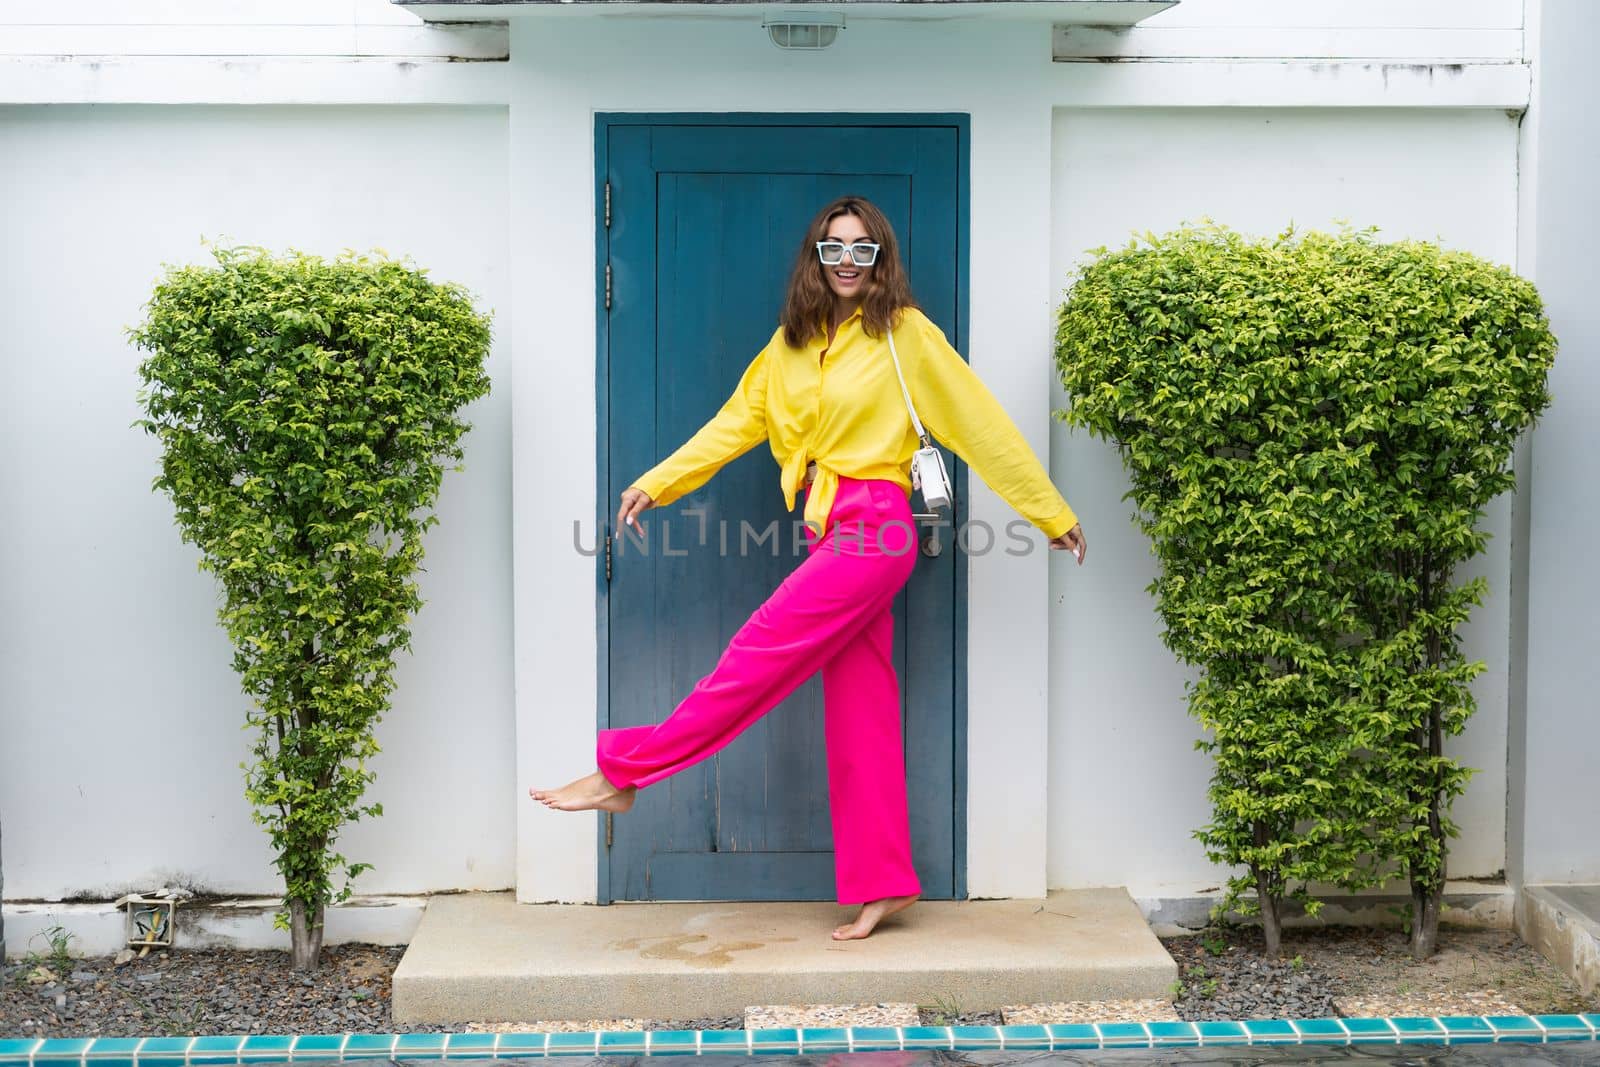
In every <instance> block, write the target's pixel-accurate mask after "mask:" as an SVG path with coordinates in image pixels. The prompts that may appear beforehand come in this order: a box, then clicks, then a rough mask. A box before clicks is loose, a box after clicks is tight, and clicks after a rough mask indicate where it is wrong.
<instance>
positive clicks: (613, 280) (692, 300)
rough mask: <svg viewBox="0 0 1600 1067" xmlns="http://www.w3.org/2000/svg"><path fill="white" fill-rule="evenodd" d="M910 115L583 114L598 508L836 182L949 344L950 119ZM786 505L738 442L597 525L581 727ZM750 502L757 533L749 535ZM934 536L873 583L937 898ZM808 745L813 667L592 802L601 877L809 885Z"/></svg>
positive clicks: (673, 659) (739, 348)
mask: <svg viewBox="0 0 1600 1067" xmlns="http://www.w3.org/2000/svg"><path fill="white" fill-rule="evenodd" d="M847 121H849V120H847ZM915 123H916V120H911V122H910V123H908V124H900V123H899V122H898V121H895V120H890V121H885V122H882V123H878V124H864V123H863V122H862V121H861V120H855V121H854V124H849V125H839V124H836V123H835V122H834V121H833V120H831V119H828V120H815V119H813V120H810V121H807V120H804V119H796V118H793V117H772V118H770V119H768V118H762V119H748V118H743V117H739V118H734V119H731V120H721V121H718V120H694V119H685V118H676V119H673V118H661V119H652V118H649V117H643V116H637V117H614V118H602V119H601V120H600V123H599V125H598V131H597V132H598V137H599V156H600V164H601V166H600V175H601V179H602V182H603V183H607V184H603V185H602V196H603V197H604V198H605V199H606V201H607V203H608V205H609V208H608V215H609V219H608V222H607V223H605V224H603V226H602V229H601V249H600V251H601V254H602V255H601V258H602V262H603V263H604V264H606V265H607V267H608V268H609V269H608V270H607V271H606V273H605V274H604V275H603V279H604V280H603V282H602V285H603V287H604V290H605V292H606V297H605V300H604V303H605V304H606V305H607V306H606V307H604V309H603V310H602V312H601V322H600V360H601V375H600V380H601V389H602V391H603V392H602V396H601V399H600V414H601V442H600V444H601V448H602V450H603V452H602V454H603V459H604V462H603V469H602V473H601V479H600V493H599V497H600V501H601V505H600V506H601V514H600V516H599V519H600V521H601V522H602V524H606V526H607V527H608V528H609V523H610V522H611V519H612V516H613V515H614V514H615V510H616V501H617V497H618V494H619V493H620V492H621V491H622V490H623V489H625V488H626V487H627V486H628V484H629V483H630V481H631V480H632V479H633V478H635V477H637V476H638V475H640V474H642V473H643V472H644V471H646V470H648V469H649V468H650V467H651V466H653V465H654V464H655V463H657V462H658V461H660V460H661V459H662V458H664V457H665V456H667V455H668V454H670V453H671V452H672V451H673V449H675V448H676V447H677V446H678V445H680V444H681V443H682V442H684V441H685V440H687V439H688V438H689V436H690V435H691V434H693V433H694V431H695V430H696V429H698V428H699V427H700V426H701V425H702V424H703V423H704V422H705V420H706V419H708V418H709V417H710V416H711V415H712V414H713V413H714V412H715V411H716V410H717V408H718V406H719V405H721V403H722V402H723V401H724V400H725V399H726V398H727V396H728V394H729V393H730V392H731V391H732V389H733V387H734V385H735V384H736V383H737V381H738V379H739V376H740V374H741V372H742V371H743V370H744V368H745V366H746V365H747V364H748V363H749V361H750V360H751V358H753V356H754V355H755V353H756V352H757V351H758V350H759V349H760V348H761V346H762V345H764V344H765V343H766V342H767V340H768V338H769V337H770V336H771V335H772V332H773V330H774V329H775V328H776V325H777V320H778V312H779V309H780V307H781V304H782V299H783V290H784V284H785V282H786V280H787V277H788V272H789V270H790V267H791V265H792V263H793V257H794V255H795V252H796V249H797V247H798V245H799V241H800V239H801V237H802V235H803V234H804V232H805V227H806V224H807V223H808V222H809V221H810V219H811V217H812V216H813V215H814V214H815V212H816V211H817V210H818V209H819V208H820V207H821V206H822V205H823V204H824V203H826V202H828V201H829V200H832V199H833V198H834V197H836V196H840V195H844V194H846V193H853V194H859V195H863V196H866V197H868V198H870V199H872V200H873V201H875V202H876V203H877V204H878V205H879V206H881V207H882V208H883V209H884V211H885V213H886V214H887V215H888V216H889V218H890V220H891V221H892V222H893V224H894V226H895V229H896V232H897V234H898V235H899V237H900V241H901V246H902V253H903V255H905V257H906V260H907V264H908V268H909V270H910V274H911V280H912V283H913V285H914V288H915V292H916V294H917V297H918V300H919V302H920V303H921V305H922V307H923V308H924V310H926V312H927V313H928V315H929V316H930V317H931V318H932V319H933V320H934V321H935V322H937V323H939V325H940V326H941V327H942V328H943V329H944V330H945V331H946V334H947V335H948V336H949V337H951V338H952V340H953V341H955V342H956V343H957V345H958V347H959V345H960V339H961V338H962V337H963V335H964V329H963V325H964V324H963V323H962V322H961V320H960V317H959V316H960V314H961V312H962V308H961V293H962V279H961V271H962V262H963V255H962V247H961V244H962V242H961V229H962V227H961V219H962V197H963V195H964V190H963V188H962V167H961V159H962V153H963V152H964V150H965V149H964V145H963V143H962V142H963V136H964V132H965V131H964V129H963V127H962V126H961V125H960V123H959V121H949V120H947V121H945V122H943V123H940V122H929V123H927V124H915ZM607 186H608V188H607ZM957 477H958V484H959V483H961V481H962V476H961V475H959V474H958V475H957ZM959 518H960V516H959V515H958V516H957V519H958V520H959ZM798 519H799V513H798V511H796V512H794V513H790V512H787V511H785V510H784V507H783V498H782V493H781V491H780V490H779V487H778V468H777V465H776V463H775V462H774V461H773V458H772V455H771V452H770V450H769V449H768V448H767V447H766V446H765V445H761V446H758V447H757V448H756V449H755V450H753V451H751V452H750V453H748V454H746V455H745V456H743V457H741V458H740V459H738V460H736V461H734V462H733V463H731V464H729V465H728V466H727V467H725V468H723V470H722V471H721V473H720V474H719V475H718V476H717V477H716V478H714V479H713V480H712V481H711V482H710V483H709V484H708V485H706V486H705V487H703V488H702V489H700V490H699V491H697V492H695V493H693V494H691V495H690V496H688V497H686V498H684V499H683V500H681V501H679V502H678V503H677V504H675V505H674V506H673V507H671V508H666V509H662V510H660V511H653V512H650V513H648V514H647V515H646V520H647V522H646V529H647V532H648V536H649V540H648V541H647V543H645V544H640V543H638V542H637V541H632V540H630V539H628V538H623V537H617V538H616V539H615V540H614V541H613V546H612V552H611V559H610V564H609V568H608V572H609V574H608V577H606V578H605V579H603V580H602V592H601V603H602V611H601V619H602V622H601V630H602V632H601V646H602V663H601V679H600V681H601V690H602V701H601V705H602V706H601V709H600V719H601V722H600V724H601V725H602V726H608V725H609V726H635V725H641V724H648V723H653V722H659V721H660V720H661V719H662V718H664V717H665V716H666V715H667V714H669V713H670V712H671V711H672V709H673V707H674V706H675V705H676V704H677V702H678V701H679V700H681V699H682V698H683V697H684V696H685V695H686V694H687V693H688V692H689V691H690V689H692V688H693V686H694V684H695V682H696V681H697V680H698V679H699V678H700V677H701V676H703V675H704V674H706V673H707V672H708V671H710V669H711V668H712V666H713V665H714V664H715V663H716V660H717V657H718V656H719V655H720V653H721V651H722V649H723V648H724V646H725V645H726V644H727V641H728V639H729V638H730V637H731V636H732V634H733V633H734V631H735V630H737V629H738V627H739V626H740V625H741V624H742V623H743V622H744V621H745V619H746V618H748V617H749V615H750V613H751V612H752V611H754V610H755V608H756V607H757V606H759V605H760V604H761V602H762V601H763V600H765V599H766V597H767V596H768V595H769V594H770V593H771V592H772V590H773V589H775V588H776V587H777V585H778V583H779V582H780V581H782V579H783V577H784V575H786V574H787V573H788V572H789V571H791V570H792V569H793V568H794V567H795V566H796V565H797V564H798V562H799V561H800V559H801V558H803V552H804V550H803V548H802V547H801V542H800V539H799V538H798V537H797V536H796V530H795V526H794V523H795V521H796V520H798ZM773 524H775V525H776V529H777V534H776V537H770V536H766V535H767V533H768V531H770V529H771V528H772V525H773ZM951 540H952V539H951V537H950V535H949V533H948V531H946V533H945V534H944V537H943V543H944V545H945V551H944V552H943V553H941V554H940V555H937V556H926V555H924V556H921V557H919V560H918V563H917V568H916V571H915V573H914V575H913V576H912V578H911V580H910V582H909V583H908V585H907V587H906V589H905V591H904V592H903V593H902V594H901V595H900V597H899V599H898V601H897V603H896V605H895V657H896V668H897V670H898V672H899V674H900V680H901V691H902V700H903V703H904V707H903V711H904V721H905V733H906V753H907V772H908V788H909V791H910V804H911V819H912V848H913V854H914V856H915V859H916V864H917V870H918V874H919V876H920V878H921V880H922V884H923V887H924V892H925V895H926V896H928V897H930V898H946V899H948V898H951V897H955V896H958V895H960V894H961V893H962V891H963V886H962V879H961V875H960V870H961V865H962V861H963V857H962V856H960V855H958V853H959V852H960V851H962V846H963V835H962V830H963V828H964V824H965V812H964V810H963V806H962V803H961V798H960V795H959V784H960V782H961V781H962V773H961V761H962V760H963V759H964V758H965V752H964V747H965V746H964V744H962V743H961V741H962V736H961V731H962V729H963V726H964V723H963V713H964V708H962V707H958V693H959V692H960V686H961V685H963V684H964V682H965V677H964V664H963V661H962V655H963V653H964V648H965V640H964V633H963V632H962V626H961V625H960V624H961V623H962V622H963V621H964V612H962V611H960V610H959V609H960V607H961V604H960V601H959V594H958V590H959V588H961V583H963V582H964V581H965V567H964V565H963V564H962V562H961V561H960V560H959V558H958V554H957V553H956V552H955V551H953V549H952V548H951V546H950V542H951ZM825 760H826V757H825V750H824V746H823V705H822V683H821V678H820V675H818V676H815V677H813V678H812V679H811V680H810V681H809V682H807V683H806V684H805V685H804V686H802V687H801V688H800V689H799V690H798V691H797V692H796V693H795V694H794V695H792V696H791V697H790V698H789V699H788V700H786V701H785V702H784V703H783V704H782V705H780V706H779V707H778V708H777V709H775V710H774V711H773V712H772V713H771V714H769V715H767V716H766V717H764V718H763V719H762V720H760V721H759V722H758V723H757V724H756V725H755V726H754V727H752V728H751V729H750V730H749V731H747V732H746V733H745V734H743V735H742V736H741V737H739V739H738V740H736V741H735V742H734V743H733V744H731V745H730V746H729V747H727V748H726V749H724V750H723V751H722V753H721V754H720V755H718V756H715V757H713V758H711V759H709V760H707V761H705V762H703V763H701V764H700V765H698V766H696V767H694V768H692V769H690V770H688V771H686V772H684V773H681V774H679V775H676V776H675V777H673V778H671V779H668V780H666V781H664V782H662V783H659V784H657V785H655V786H653V787H651V788H648V789H645V790H642V791H641V792H640V794H639V797H638V801H637V803H636V804H635V806H634V808H633V810H632V811H631V812H629V813H628V814H627V815H624V816H617V817H614V818H611V819H607V820H604V826H603V833H604V837H605V847H604V851H603V854H602V855H603V858H602V860H601V872H600V873H601V878H600V883H601V896H602V899H606V900H827V899H831V898H832V897H833V894H834V880H833V852H832V848H833V845H832V831H831V827H830V822H829V814H828V792H827V777H826V761H825Z"/></svg>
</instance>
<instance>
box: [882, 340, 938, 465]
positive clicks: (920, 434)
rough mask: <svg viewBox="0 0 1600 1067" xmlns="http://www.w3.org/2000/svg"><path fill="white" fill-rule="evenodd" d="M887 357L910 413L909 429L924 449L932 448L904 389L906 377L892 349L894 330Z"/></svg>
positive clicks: (907, 391)
mask: <svg viewBox="0 0 1600 1067" xmlns="http://www.w3.org/2000/svg"><path fill="white" fill-rule="evenodd" d="M889 355H890V357H892V358H893V359H894V376H895V377H896V378H899V379H900V395H901V396H904V397H905V398H906V410H907V411H909V412H910V413H911V428H912V429H914V430H916V431H917V440H919V441H921V442H922V446H923V447H924V448H932V447H933V442H932V441H930V440H928V432H927V431H926V430H924V429H923V428H922V420H921V419H919V418H917V408H916V405H915V404H913V403H911V390H909V389H907V388H906V376H905V374H904V372H902V371H901V370H900V353H899V352H897V351H896V350H895V347H894V330H892V329H891V330H890V331H889Z"/></svg>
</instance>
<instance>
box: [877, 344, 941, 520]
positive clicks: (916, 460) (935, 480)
mask: <svg viewBox="0 0 1600 1067" xmlns="http://www.w3.org/2000/svg"><path fill="white" fill-rule="evenodd" d="M889 355H890V356H891V357H892V358H893V359H894V373H895V377H897V378H899V379H900V393H901V395H902V396H904V397H905V398H906V410H907V411H908V412H910V413H911V428H912V429H914V430H916V431H917V440H918V441H921V442H922V447H921V448H919V449H917V450H916V451H915V452H914V453H912V455H911V486H912V488H914V489H920V490H921V491H922V504H923V507H925V508H927V509H928V510H929V511H933V510H934V509H936V508H948V507H952V506H953V505H954V503H955V490H954V487H953V486H951V484H950V475H949V473H948V472H947V471H946V470H945V469H944V456H943V454H941V453H940V451H939V449H938V448H937V447H935V445H934V443H933V439H932V438H930V437H929V436H928V433H927V431H926V430H924V429H923V428H922V420H921V419H919V418H917V408H916V405H914V404H913V403H911V390H909V389H907V388H906V376H905V373H904V372H903V371H901V369H900V353H899V352H897V351H895V347H894V331H893V330H890V331H889ZM930 517H932V516H930Z"/></svg>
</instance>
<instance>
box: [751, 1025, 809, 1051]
mask: <svg viewBox="0 0 1600 1067" xmlns="http://www.w3.org/2000/svg"><path fill="white" fill-rule="evenodd" d="M750 1048H751V1049H752V1050H753V1051H756V1052H767V1053H771V1054H772V1055H775V1056H794V1055H798V1054H799V1052H800V1032H799V1031H798V1030H795V1029H793V1028H792V1027H776V1028H773V1029H771V1030H752V1031H750Z"/></svg>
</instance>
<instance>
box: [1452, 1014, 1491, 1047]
mask: <svg viewBox="0 0 1600 1067" xmlns="http://www.w3.org/2000/svg"><path fill="white" fill-rule="evenodd" d="M1439 1025H1441V1026H1443V1027H1444V1033H1445V1043H1446V1044H1450V1045H1481V1044H1483V1043H1484V1042H1487V1041H1493V1040H1494V1031H1493V1030H1492V1029H1490V1028H1489V1024H1488V1023H1486V1022H1484V1021H1483V1020H1482V1019H1480V1018H1478V1017H1477V1016H1476V1015H1441V1016H1440V1017H1439Z"/></svg>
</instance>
